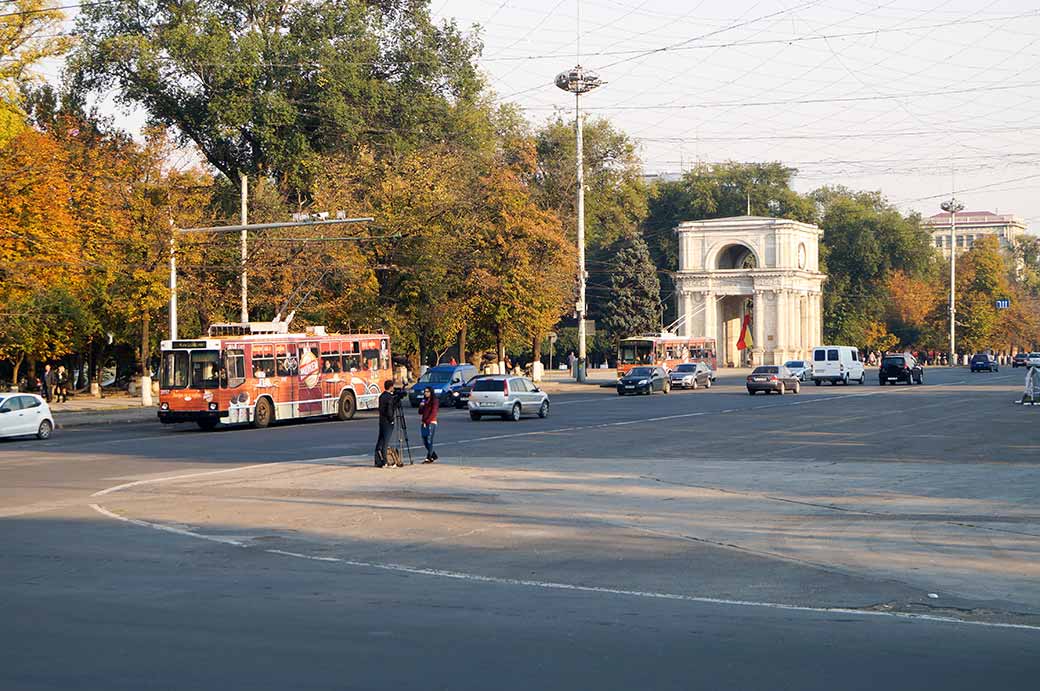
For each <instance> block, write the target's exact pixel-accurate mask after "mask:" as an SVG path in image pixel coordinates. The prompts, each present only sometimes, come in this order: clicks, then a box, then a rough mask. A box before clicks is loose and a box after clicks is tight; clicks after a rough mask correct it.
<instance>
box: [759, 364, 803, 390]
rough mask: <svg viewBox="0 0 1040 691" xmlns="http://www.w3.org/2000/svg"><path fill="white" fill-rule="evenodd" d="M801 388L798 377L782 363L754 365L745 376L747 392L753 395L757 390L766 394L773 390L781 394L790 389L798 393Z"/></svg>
mask: <svg viewBox="0 0 1040 691" xmlns="http://www.w3.org/2000/svg"><path fill="white" fill-rule="evenodd" d="M801 390H802V386H801V382H800V380H799V379H798V377H796V376H794V375H792V374H791V372H790V370H788V369H787V368H786V367H784V366H783V365H762V366H760V367H756V368H755V369H754V371H752V372H751V374H749V375H748V378H747V392H748V393H749V394H751V395H752V396H754V395H755V394H756V393H758V392H759V391H764V392H765V393H767V394H770V393H773V392H774V391H775V392H776V393H778V394H780V395H781V396H783V395H784V394H785V393H787V392H788V391H790V392H791V393H798V392H799V391H801Z"/></svg>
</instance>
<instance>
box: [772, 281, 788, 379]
mask: <svg viewBox="0 0 1040 691" xmlns="http://www.w3.org/2000/svg"><path fill="white" fill-rule="evenodd" d="M790 318H791V316H790V314H789V313H788V302H787V291H786V290H783V289H781V290H778V291H776V343H775V344H774V345H773V348H774V349H775V350H778V351H779V356H778V358H777V359H778V360H781V361H783V360H786V359H787V356H788V350H790V343H789V340H788V336H787V327H788V323H787V322H788V321H789V320H790Z"/></svg>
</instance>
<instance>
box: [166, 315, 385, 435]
mask: <svg viewBox="0 0 1040 691" xmlns="http://www.w3.org/2000/svg"><path fill="white" fill-rule="evenodd" d="M392 378H393V372H392V369H391V364H390V339H389V337H387V336H386V335H385V334H328V333H325V329H324V327H317V326H316V327H312V328H309V329H307V330H306V331H305V332H303V333H289V332H288V330H287V324H285V323H278V322H273V323H265V324H258V323H256V322H254V323H251V324H215V325H213V326H211V327H210V330H209V336H208V337H206V338H199V339H194V340H175V341H163V342H162V366H161V368H160V374H159V420H160V421H162V422H164V423H174V422H195V423H196V424H198V426H199V427H201V428H202V429H207V430H208V429H213V428H214V427H216V426H217V425H218V424H227V425H234V424H245V423H249V424H252V425H253V426H254V427H267V426H268V425H270V424H271V423H272V422H274V421H275V420H291V419H295V418H303V417H317V416H323V415H325V416H334V417H337V418H339V419H340V420H349V419H350V418H352V417H354V413H355V411H357V410H358V409H359V408H360V409H362V410H365V409H371V408H375V407H376V406H377V405H378V404H377V401H376V399H377V398H378V397H379V393H380V392H381V391H382V386H383V382H384V381H386V380H387V379H392Z"/></svg>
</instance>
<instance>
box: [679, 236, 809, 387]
mask: <svg viewBox="0 0 1040 691" xmlns="http://www.w3.org/2000/svg"><path fill="white" fill-rule="evenodd" d="M675 231H676V234H677V235H678V240H679V271H678V272H676V275H675V293H676V300H677V302H678V305H677V313H678V316H679V320H678V324H679V329H680V333H682V334H683V335H685V336H702V337H708V338H714V339H715V341H716V344H717V348H718V360H719V366H742V365H747V364H755V365H759V364H783V363H784V362H785V361H787V360H792V359H803V358H806V357H807V356H808V355H809V351H810V349H811V348H812V347H813V346H815V345H820V342H821V340H822V333H823V293H822V291H823V282H824V280H826V276H825V275H824V274H823V273H821V272H820V261H819V259H820V237H821V236H822V235H823V231H822V230H821V229H820V228H818V227H817V226H814V225H809V224H806V223H799V222H797V221H790V220H786V219H781V218H761V217H756V216H740V217H735V218H718V219H712V220H706V221H687V222H683V223H681V224H679V226H678V227H677V228H676V229H675ZM748 313H750V314H751V315H752V319H751V331H752V341H753V346H752V348H751V349H750V350H746V351H741V350H738V348H737V342H738V340H739V339H740V331H741V328H742V325H743V322H744V316H745V315H746V314H748Z"/></svg>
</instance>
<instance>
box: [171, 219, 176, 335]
mask: <svg viewBox="0 0 1040 691" xmlns="http://www.w3.org/2000/svg"><path fill="white" fill-rule="evenodd" d="M175 237H176V236H175V235H174V233H172V232H171V233H170V340H171V341H174V340H177V245H176V242H175V240H174V238H175Z"/></svg>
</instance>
